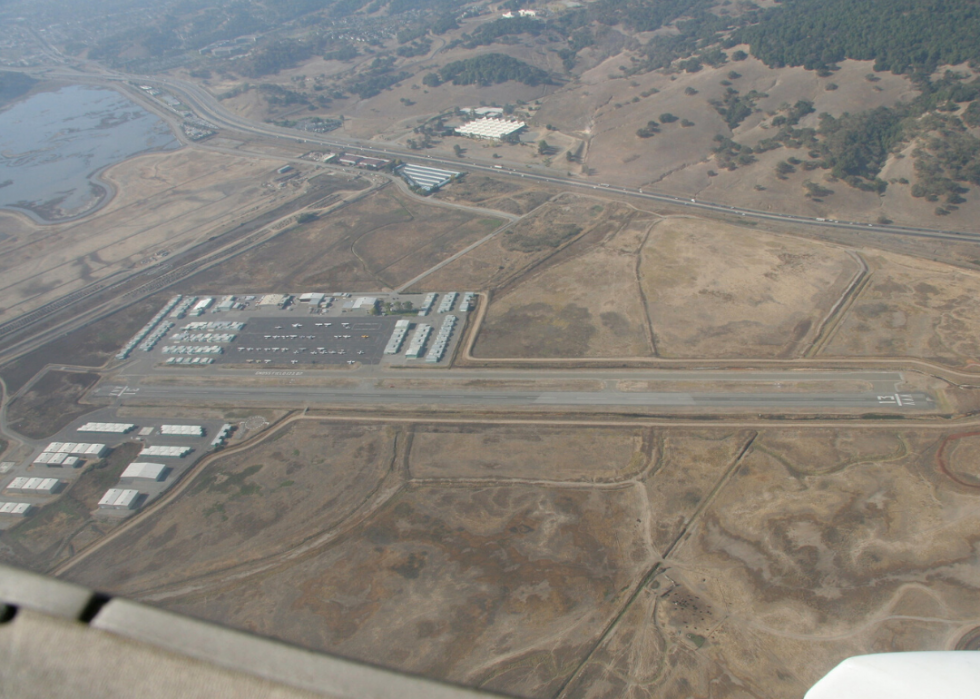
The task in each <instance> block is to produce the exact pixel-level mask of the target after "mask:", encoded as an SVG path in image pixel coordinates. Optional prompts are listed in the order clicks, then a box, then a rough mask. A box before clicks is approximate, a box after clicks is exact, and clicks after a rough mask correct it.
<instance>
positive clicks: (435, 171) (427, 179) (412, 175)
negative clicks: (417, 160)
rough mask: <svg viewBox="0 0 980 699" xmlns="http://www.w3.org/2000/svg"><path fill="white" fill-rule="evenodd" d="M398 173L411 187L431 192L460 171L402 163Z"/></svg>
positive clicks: (449, 180)
mask: <svg viewBox="0 0 980 699" xmlns="http://www.w3.org/2000/svg"><path fill="white" fill-rule="evenodd" d="M398 174H399V175H401V176H402V178H403V179H404V180H405V181H406V182H408V184H409V185H411V186H412V187H417V188H418V189H421V190H422V191H423V192H433V191H435V190H437V189H439V188H440V187H442V186H443V185H444V184H448V183H449V182H451V181H452V179H453V178H454V177H458V176H459V174H460V173H458V172H455V171H453V170H440V169H439V168H434V167H425V166H424V165H402V166H401V167H400V168H398Z"/></svg>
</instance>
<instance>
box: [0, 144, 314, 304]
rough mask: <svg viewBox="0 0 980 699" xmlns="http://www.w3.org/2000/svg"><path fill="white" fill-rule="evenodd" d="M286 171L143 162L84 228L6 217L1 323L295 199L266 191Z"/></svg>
mask: <svg viewBox="0 0 980 699" xmlns="http://www.w3.org/2000/svg"><path fill="white" fill-rule="evenodd" d="M280 165H282V161H278V160H275V159H271V158H270V159H263V158H256V157H245V156H242V157H237V156H229V155H224V154H219V153H213V152H206V151H201V150H192V149H182V150H179V151H175V152H171V153H162V154H151V155H143V156H139V157H136V158H132V159H130V160H127V161H125V162H123V163H120V164H119V165H116V166H114V167H112V168H110V169H109V170H108V171H107V172H106V174H105V179H107V180H108V181H110V182H112V183H113V184H114V185H115V187H116V189H117V195H116V197H115V198H114V199H113V200H112V201H111V202H110V203H109V204H108V205H107V206H106V207H105V208H104V209H102V210H100V211H99V212H97V213H96V214H94V215H93V216H90V217H86V218H85V219H83V220H81V221H78V222H76V223H67V224H58V225H53V226H36V225H34V224H29V223H27V221H26V219H24V218H22V217H19V216H18V215H16V214H11V213H6V212H4V213H0V226H2V227H3V229H4V231H5V232H7V233H8V236H9V237H7V238H5V239H3V240H0V279H2V282H0V309H2V313H0V319H2V320H4V321H7V320H10V319H12V318H14V317H16V316H17V315H19V314H21V313H23V312H25V311H27V310H30V309H31V308H34V307H37V306H39V305H41V304H43V303H45V302H48V301H51V300H52V299H55V298H58V297H61V296H63V295H65V294H67V293H69V292H71V291H74V290H77V289H79V288H80V287H82V286H84V285H85V284H88V283H90V282H92V281H95V280H98V279H102V278H104V277H106V276H108V275H110V274H112V273H115V272H119V271H123V270H128V269H133V268H138V267H140V266H144V265H147V264H150V263H152V262H156V261H159V260H160V259H162V256H164V255H168V254H173V253H175V252H178V251H180V250H182V249H184V248H186V247H187V246H189V245H191V244H193V243H198V242H201V241H203V240H206V239H207V238H208V237H209V236H211V235H214V234H215V232H216V230H217V229H219V228H221V227H223V226H227V225H229V224H230V223H233V222H235V221H239V222H243V221H247V220H249V219H251V218H254V217H255V216H257V215H258V214H259V213H261V212H262V211H265V210H267V209H269V208H271V207H272V206H274V205H277V204H281V203H282V202H284V201H285V200H286V199H288V198H292V197H294V196H296V194H297V193H298V191H297V190H293V189H291V188H286V189H282V190H276V189H272V188H268V187H264V186H263V184H264V183H265V182H266V181H271V180H272V179H273V178H274V177H275V176H276V172H275V170H276V168H277V167H279V166H280ZM8 223H10V225H8Z"/></svg>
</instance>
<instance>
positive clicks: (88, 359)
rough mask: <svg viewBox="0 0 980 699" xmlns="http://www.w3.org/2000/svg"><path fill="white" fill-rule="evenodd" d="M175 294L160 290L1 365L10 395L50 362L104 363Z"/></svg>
mask: <svg viewBox="0 0 980 699" xmlns="http://www.w3.org/2000/svg"><path fill="white" fill-rule="evenodd" d="M172 295H173V294H170V293H161V294H156V295H154V296H150V297H148V298H146V299H144V300H143V301H140V302H138V303H134V304H133V305H131V306H128V307H126V308H124V309H122V310H120V311H117V312H116V313H113V314H112V315H109V316H107V317H105V318H103V319H102V320H99V321H96V322H94V323H91V324H89V325H86V326H85V327H83V328H80V329H79V330H75V331H73V332H70V333H68V334H67V335H64V336H62V337H59V338H58V339H56V340H52V341H51V342H49V343H47V344H45V345H44V346H42V347H40V348H39V349H37V350H35V351H33V352H29V353H27V354H25V355H23V356H21V357H19V358H18V359H16V360H14V361H13V362H10V363H9V364H5V365H4V366H3V367H0V378H2V379H3V381H4V384H5V385H6V387H7V391H8V393H9V394H10V395H12V394H14V393H16V392H17V391H19V390H20V388H21V387H22V386H23V385H24V384H26V383H27V382H28V381H30V380H31V379H32V378H33V377H34V376H35V375H36V374H37V372H39V371H41V370H42V369H43V368H44V367H45V366H47V365H48V364H72V365H76V366H90V367H101V366H102V365H103V364H105V363H106V362H107V361H108V360H109V359H110V358H111V357H112V356H113V355H114V354H115V353H116V352H118V351H119V348H120V347H122V345H123V344H124V343H125V342H126V340H128V339H129V338H131V337H132V336H133V334H134V333H135V332H136V331H137V330H139V329H140V328H141V327H143V325H145V324H146V322H147V321H148V320H149V319H150V318H152V317H153V316H154V314H155V313H156V312H157V311H159V310H160V308H161V307H162V306H163V305H164V304H165V303H166V302H167V300H168V299H169V298H170V297H171V296H172Z"/></svg>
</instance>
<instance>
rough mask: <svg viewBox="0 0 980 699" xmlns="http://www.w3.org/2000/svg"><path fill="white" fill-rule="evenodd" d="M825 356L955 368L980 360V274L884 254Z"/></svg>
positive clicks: (875, 258) (873, 261)
mask: <svg viewBox="0 0 980 699" xmlns="http://www.w3.org/2000/svg"><path fill="white" fill-rule="evenodd" d="M868 263H869V265H870V266H871V268H872V276H871V282H870V284H868V285H867V286H866V287H865V288H864V290H863V291H862V293H861V294H860V295H859V296H858V297H857V298H856V299H855V300H854V304H853V306H852V307H851V310H850V312H849V313H848V315H847V316H845V318H844V319H843V321H842V322H841V324H840V326H839V328H838V331H837V333H836V334H835V335H834V336H833V337H832V338H831V341H830V342H829V343H828V344H827V346H826V347H825V348H824V351H823V353H822V356H843V357H855V356H857V357H921V358H923V359H929V360H932V361H936V362H940V363H943V364H948V365H952V366H960V367H968V366H970V365H975V363H977V362H978V361H980V334H978V333H980V309H978V307H977V303H976V299H977V297H978V294H980V275H978V274H977V273H976V272H970V271H966V270H963V269H960V268H956V267H952V266H947V265H942V264H937V263H934V262H928V261H925V260H918V259H915V258H911V257H905V256H901V255H892V254H887V253H880V254H874V255H869V256H868Z"/></svg>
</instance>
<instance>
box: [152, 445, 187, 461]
mask: <svg viewBox="0 0 980 699" xmlns="http://www.w3.org/2000/svg"><path fill="white" fill-rule="evenodd" d="M192 451H193V449H191V448H190V447H145V448H144V449H143V451H141V452H140V456H165V457H169V458H176V459H182V458H183V457H185V456H187V455H188V454H190V453H191V452H192Z"/></svg>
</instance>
